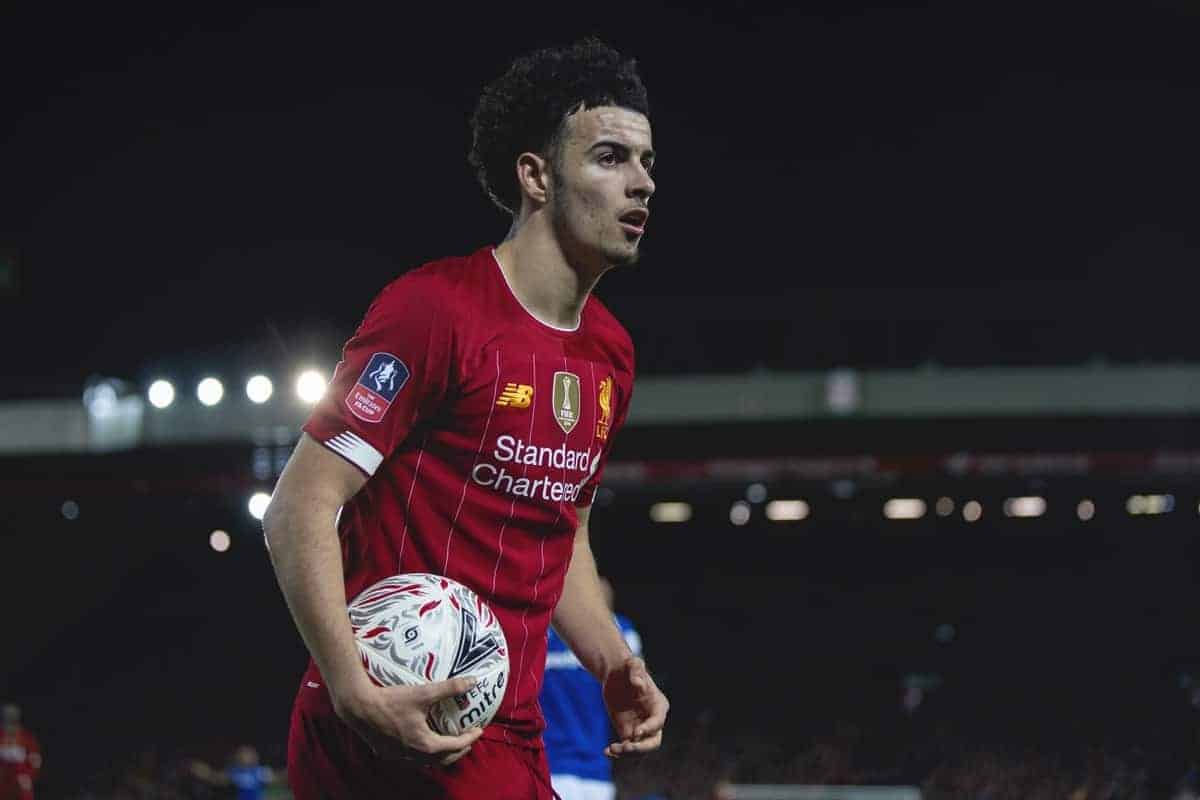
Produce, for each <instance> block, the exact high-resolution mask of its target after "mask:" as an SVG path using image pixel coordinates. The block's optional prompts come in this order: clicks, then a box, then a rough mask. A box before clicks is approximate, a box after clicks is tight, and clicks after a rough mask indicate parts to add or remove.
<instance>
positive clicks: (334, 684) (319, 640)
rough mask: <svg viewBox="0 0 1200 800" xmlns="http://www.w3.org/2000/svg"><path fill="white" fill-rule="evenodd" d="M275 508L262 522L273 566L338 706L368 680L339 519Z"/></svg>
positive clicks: (283, 506) (287, 507)
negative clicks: (352, 615)
mask: <svg viewBox="0 0 1200 800" xmlns="http://www.w3.org/2000/svg"><path fill="white" fill-rule="evenodd" d="M280 499H281V498H276V500H280ZM276 505H277V504H276V503H275V502H273V503H272V508H271V510H269V511H268V514H267V516H266V518H265V519H264V520H263V528H264V530H265V532H266V536H267V545H268V547H269V548H270V552H271V563H272V564H273V565H274V567H275V575H276V577H277V578H278V580H279V587H280V589H281V590H282V591H283V596H284V599H286V600H287V604H288V608H289V609H290V610H291V612H292V618H293V619H294V620H295V622H296V628H297V629H298V630H299V631H300V636H301V637H302V638H303V639H304V643H305V645H307V646H308V651H309V652H310V653H311V654H312V657H313V660H314V661H315V662H316V663H317V667H318V669H320V670H321V675H322V676H323V677H324V678H325V682H326V685H327V686H328V688H329V691H330V693H331V694H332V695H333V697H334V700H335V702H336V701H337V698H338V695H339V694H341V693H344V692H349V691H351V690H352V689H354V688H355V687H357V686H361V685H362V684H363V683H364V682H365V681H367V680H368V679H367V676H366V672H365V671H364V670H363V668H362V664H361V663H360V661H359V656H358V650H357V648H356V646H355V644H354V634H353V631H352V630H351V628H350V620H349V618H348V617H347V615H346V589H345V584H344V579H343V575H342V553H341V548H340V544H339V542H338V535H337V529H336V527H335V525H334V519H335V515H334V514H333V513H324V512H321V513H313V510H312V509H305V508H297V507H295V506H290V507H289V505H288V504H287V503H280V504H279V505H278V508H276Z"/></svg>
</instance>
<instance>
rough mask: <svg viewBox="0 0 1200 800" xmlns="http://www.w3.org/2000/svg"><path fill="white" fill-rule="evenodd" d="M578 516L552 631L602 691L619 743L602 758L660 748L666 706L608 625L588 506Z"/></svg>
mask: <svg viewBox="0 0 1200 800" xmlns="http://www.w3.org/2000/svg"><path fill="white" fill-rule="evenodd" d="M578 512H579V522H578V527H577V528H576V531H575V543H574V548H573V552H572V554H571V565H570V566H569V567H568V568H567V577H566V581H565V584H564V586H563V593H562V597H561V598H560V599H559V601H558V606H557V607H556V608H555V610H554V618H553V624H554V629H555V630H556V631H558V634H559V636H561V637H562V639H563V641H565V642H566V643H567V645H568V646H569V647H570V648H571V650H572V651H573V652H574V653H575V655H576V656H577V657H578V658H579V661H580V663H582V664H583V665H584V667H585V668H586V669H587V670H588V671H589V672H591V673H592V675H594V676H595V677H596V679H597V680H599V681H600V684H601V685H602V686H603V687H604V702H605V704H606V705H607V706H608V712H609V715H610V716H611V717H612V720H613V725H614V727H615V728H616V730H617V735H618V736H619V737H620V738H621V741H619V742H613V743H612V744H610V745H609V746H608V747H607V748H605V750H604V752H605V754H606V755H608V756H612V757H618V756H621V755H625V754H629V753H644V752H648V751H650V750H654V749H657V748H658V747H659V746H660V745H661V744H662V729H663V725H664V724H665V723H666V720H667V710H668V709H669V707H670V704H669V703H668V702H667V698H666V696H665V695H664V694H663V693H662V691H661V690H659V688H658V686H657V685H655V683H654V679H653V678H651V677H650V673H649V672H648V671H647V670H646V664H645V662H644V661H642V659H641V658H639V657H637V656H635V655H634V654H633V653H632V652H631V651H630V649H629V645H628V644H626V642H625V637H624V636H622V634H621V630H620V628H618V627H617V624H616V622H615V621H614V620H613V616H612V612H611V611H609V609H608V605H607V604H606V603H605V601H604V593H603V590H602V589H601V588H600V576H599V573H598V572H597V570H596V559H595V556H594V555H593V554H592V545H591V539H590V531H589V528H588V522H589V519H590V517H591V507H590V506H588V507H585V508H580V509H578Z"/></svg>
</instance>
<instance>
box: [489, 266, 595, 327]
mask: <svg viewBox="0 0 1200 800" xmlns="http://www.w3.org/2000/svg"><path fill="white" fill-rule="evenodd" d="M492 261H494V262H495V263H496V269H498V270H500V277H501V278H502V279H503V280H504V285H505V286H507V287H508V293H509V294H511V295H512V297H513V300H516V301H517V305H519V306H520V307H521V308H522V309H524V311H525V313H526V314H528V315H529V316H531V317H533V319H534V321H536V322H537V323H538V324H539V325H545V326H546V327H547V328H551V329H553V330H556V331H561V332H562V333H574V332H575V331H577V330H579V326H580V325H581V324H582V323H583V313H582V311H581V312H580V314H579V322H576V323H575V325H574V327H571V328H563V327H560V326H558V325H554V324H552V323H549V322H546V320H544V319H542V318H541V317H539V316H538V315H537V314H535V313H533V312H532V311H530V310H529V306H527V305H525V304H524V303H522V302H521V298H520V297H518V296H517V293H516V291H514V290H513V287H512V284H511V283H509V282H508V276H507V275H505V274H504V268H503V267H501V266H500V256H498V255H497V254H496V248H494V247H493V248H492Z"/></svg>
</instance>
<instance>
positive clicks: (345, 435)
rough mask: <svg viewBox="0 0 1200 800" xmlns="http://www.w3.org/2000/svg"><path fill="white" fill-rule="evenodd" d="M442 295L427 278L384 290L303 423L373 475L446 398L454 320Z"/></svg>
mask: <svg viewBox="0 0 1200 800" xmlns="http://www.w3.org/2000/svg"><path fill="white" fill-rule="evenodd" d="M442 299H443V294H442V292H440V291H439V290H438V288H437V285H436V284H435V283H434V281H432V280H431V279H430V278H428V277H426V276H419V275H417V276H414V275H407V276H404V277H402V278H400V279H398V280H396V281H394V282H393V283H391V284H390V285H389V286H388V287H387V288H386V289H384V290H383V291H382V292H381V293H380V294H379V296H378V297H376V298H375V300H374V302H372V304H371V306H370V308H369V309H368V310H367V313H366V316H365V317H364V318H363V321H362V323H361V324H360V325H359V327H358V330H357V331H355V333H354V336H353V337H351V338H350V340H349V341H348V342H346V345H345V347H344V348H343V350H342V359H341V361H340V362H338V365H337V367H336V369H335V370H334V373H333V379H332V380H331V381H330V384H329V388H328V390H327V391H326V392H325V396H324V397H323V398H322V399H321V402H320V403H319V404H318V405H317V407H316V409H314V411H313V413H312V415H311V416H310V417H309V419H308V421H307V422H306V423H305V425H304V431H305V432H306V433H308V434H309V435H310V436H312V437H313V438H314V439H316V440H317V441H319V442H321V443H322V444H324V445H325V446H326V447H328V448H329V449H330V450H333V451H334V452H335V453H337V454H338V455H340V456H342V457H343V458H345V459H346V460H347V461H349V462H350V463H352V464H354V465H355V466H356V467H358V468H359V469H360V470H362V471H363V472H364V473H366V474H367V475H368V476H371V475H374V474H375V471H376V470H377V469H378V468H379V465H380V464H382V463H383V461H384V460H385V459H386V458H387V457H388V456H389V455H391V454H392V452H393V451H395V450H396V449H397V448H398V447H399V446H400V445H401V444H402V443H403V442H404V440H405V438H406V437H407V436H408V435H409V433H410V432H411V431H412V430H413V428H414V427H415V426H416V425H417V424H418V423H420V422H421V421H422V420H423V419H425V418H428V417H429V416H430V415H432V414H433V413H435V412H436V410H437V408H438V407H439V406H440V405H441V403H442V401H443V400H444V398H445V396H446V392H447V387H448V385H449V375H450V364H451V345H450V340H451V337H450V326H451V322H450V314H449V309H448V308H446V307H445V305H446V304H445V303H444V302H441V301H442Z"/></svg>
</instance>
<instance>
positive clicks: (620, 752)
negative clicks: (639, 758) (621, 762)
mask: <svg viewBox="0 0 1200 800" xmlns="http://www.w3.org/2000/svg"><path fill="white" fill-rule="evenodd" d="M661 746H662V731H659V732H658V733H656V734H654V735H652V736H648V737H646V738H645V739H642V740H640V741H636V742H631V741H628V740H626V741H621V742H613V743H612V744H610V745H609V746H608V747H606V748H604V754H605V755H606V756H608V757H609V758H620V757H621V756H626V755H634V754H636V753H649V752H651V751H654V750H657V749H658V748H659V747H661Z"/></svg>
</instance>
